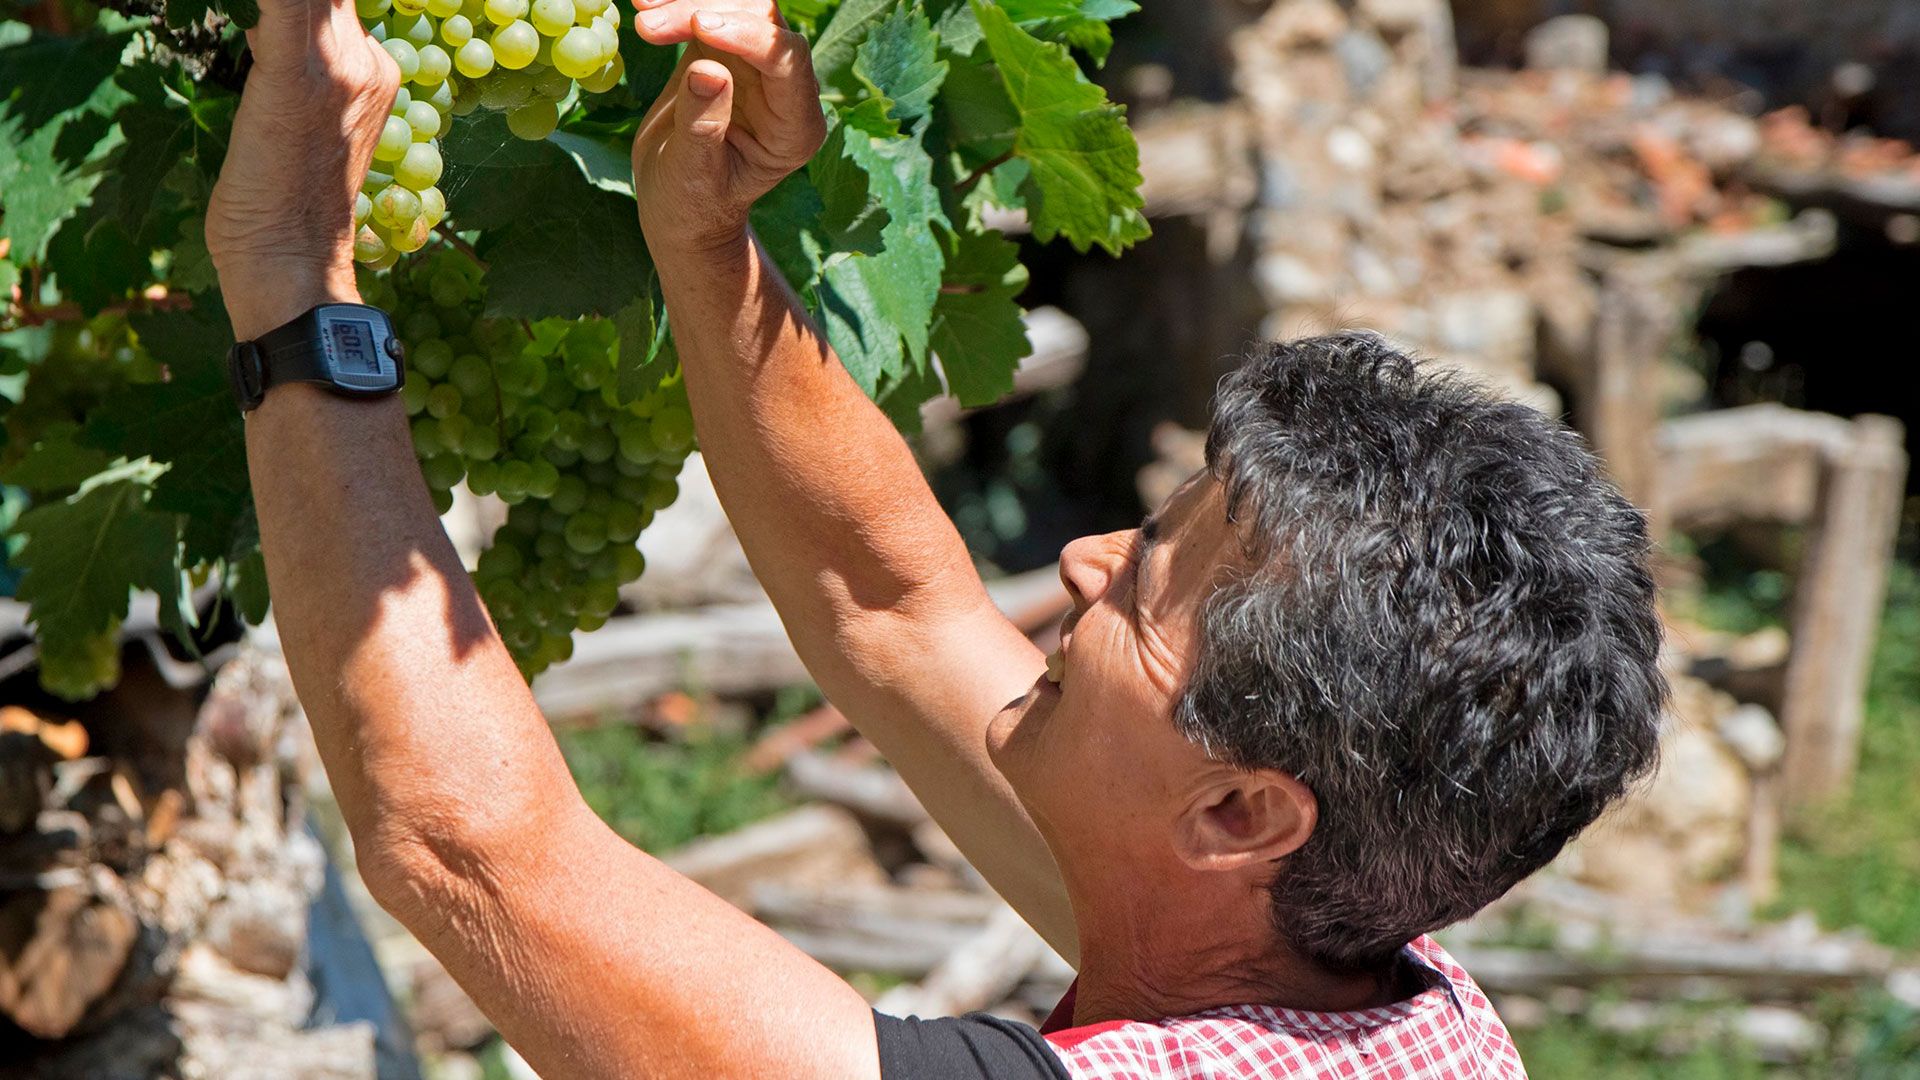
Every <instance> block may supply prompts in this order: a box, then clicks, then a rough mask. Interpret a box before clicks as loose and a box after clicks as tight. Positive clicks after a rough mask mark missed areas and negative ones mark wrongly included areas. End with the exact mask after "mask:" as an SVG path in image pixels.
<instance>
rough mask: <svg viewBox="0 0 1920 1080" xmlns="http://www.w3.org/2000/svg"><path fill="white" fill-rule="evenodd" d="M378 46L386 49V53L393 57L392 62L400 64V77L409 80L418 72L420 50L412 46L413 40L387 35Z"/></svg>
mask: <svg viewBox="0 0 1920 1080" xmlns="http://www.w3.org/2000/svg"><path fill="white" fill-rule="evenodd" d="M380 47H381V48H383V49H385V50H387V55H388V56H391V57H393V62H394V63H396V64H398V65H400V78H401V79H403V80H411V79H412V78H413V77H414V76H415V75H418V74H419V73H420V50H418V49H416V48H414V47H413V42H411V41H407V40H404V39H402V38H395V37H389V38H388V39H387V40H385V41H383V42H381V43H380Z"/></svg>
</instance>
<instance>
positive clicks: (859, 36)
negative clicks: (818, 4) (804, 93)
mask: <svg viewBox="0 0 1920 1080" xmlns="http://www.w3.org/2000/svg"><path fill="white" fill-rule="evenodd" d="M895 3H896V0H844V2H843V3H841V5H840V6H839V7H837V8H835V9H834V11H833V14H832V15H831V16H830V17H829V18H828V20H827V26H826V29H824V30H822V31H820V36H819V37H818V38H815V39H814V42H813V73H814V76H815V77H816V78H817V79H819V81H820V86H821V87H822V88H823V89H827V88H831V89H834V90H838V91H840V92H841V93H842V94H843V95H851V94H852V93H853V91H854V90H856V89H857V88H858V86H857V83H856V82H855V81H854V79H853V71H852V69H853V59H854V53H855V50H857V49H858V48H859V47H860V43H861V42H863V41H865V40H866V39H867V34H868V32H869V31H871V30H872V29H873V27H874V24H876V23H878V22H879V21H880V20H881V19H883V18H885V17H886V15H887V12H889V11H891V10H892V9H893V7H894V4H895Z"/></svg>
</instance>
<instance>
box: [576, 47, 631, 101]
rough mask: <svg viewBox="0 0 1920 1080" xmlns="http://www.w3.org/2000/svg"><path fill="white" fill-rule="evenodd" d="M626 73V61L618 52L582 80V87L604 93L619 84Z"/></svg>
mask: <svg viewBox="0 0 1920 1080" xmlns="http://www.w3.org/2000/svg"><path fill="white" fill-rule="evenodd" d="M626 74H627V64H626V61H624V60H622V59H620V54H619V53H617V52H616V53H614V54H613V59H611V60H609V61H607V62H606V63H605V64H602V65H601V66H600V70H598V71H596V72H594V73H593V74H591V75H588V76H586V77H585V78H582V79H581V80H580V89H582V90H585V91H587V92H588V93H590V94H604V93H606V92H607V91H609V90H611V89H613V88H614V87H616V86H619V85H620V80H621V79H622V78H624V77H625V76H626Z"/></svg>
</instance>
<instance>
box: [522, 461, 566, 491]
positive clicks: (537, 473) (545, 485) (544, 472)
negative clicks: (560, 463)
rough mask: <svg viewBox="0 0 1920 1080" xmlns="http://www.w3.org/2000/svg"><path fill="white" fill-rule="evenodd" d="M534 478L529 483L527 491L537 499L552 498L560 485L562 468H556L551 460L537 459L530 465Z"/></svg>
mask: <svg viewBox="0 0 1920 1080" xmlns="http://www.w3.org/2000/svg"><path fill="white" fill-rule="evenodd" d="M530 468H531V469H532V471H533V479H532V481H531V482H530V483H529V484H528V485H527V491H528V493H529V494H531V495H532V496H533V497H534V498H536V499H551V498H553V493H554V492H555V491H557V490H559V487H560V470H559V469H557V468H554V465H553V462H551V461H536V462H534V463H533V464H532V466H530Z"/></svg>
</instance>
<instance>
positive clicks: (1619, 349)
mask: <svg viewBox="0 0 1920 1080" xmlns="http://www.w3.org/2000/svg"><path fill="white" fill-rule="evenodd" d="M1667 272H1668V271H1667V270H1666V269H1665V268H1664V267H1663V266H1662V265H1661V264H1660V263H1658V262H1656V261H1652V260H1622V261H1621V262H1619V263H1618V264H1617V265H1615V266H1613V267H1611V268H1609V269H1608V270H1607V271H1606V273H1605V278H1604V280H1603V282H1602V284H1601V287H1600V297H1599V301H1598V308H1597V311H1596V312H1595V316H1594V334H1593V364H1592V366H1591V370H1590V371H1588V372H1587V373H1586V378H1587V380H1588V384H1587V385H1586V386H1585V387H1583V388H1581V392H1580V393H1578V394H1577V395H1576V410H1575V411H1576V413H1577V414H1578V417H1579V422H1580V428H1581V430H1583V431H1585V432H1586V433H1587V437H1588V439H1590V440H1591V441H1592V443H1593V447H1594V449H1595V451H1596V452H1598V453H1599V454H1600V456H1601V457H1602V458H1604V459H1606V463H1607V469H1608V471H1609V472H1610V473H1611V474H1612V476H1613V480H1614V482H1615V483H1616V484H1618V485H1620V490H1621V491H1622V492H1624V493H1625V494H1626V496H1627V498H1628V499H1630V500H1631V501H1632V502H1633V503H1634V505H1636V506H1641V507H1649V508H1654V507H1657V503H1656V495H1657V484H1658V474H1657V468H1656V464H1655V454H1654V439H1655V434H1656V432H1657V431H1658V429H1659V426H1660V395H1659V387H1660V380H1659V378H1657V375H1658V371H1659V365H1660V358H1661V357H1662V356H1665V355H1666V353H1667V347H1668V345H1669V344H1670V343H1671V342H1672V340H1673V337H1674V335H1675V334H1676V333H1677V332H1678V330H1679V325H1680V312H1679V310H1678V304H1677V302H1676V300H1675V298H1674V296H1673V290H1672V287H1671V285H1670V283H1669V281H1667V280H1666V279H1665V278H1664V277H1663V275H1664V274H1666V273H1667ZM1658 524H1659V522H1658V520H1657V514H1656V526H1658Z"/></svg>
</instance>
